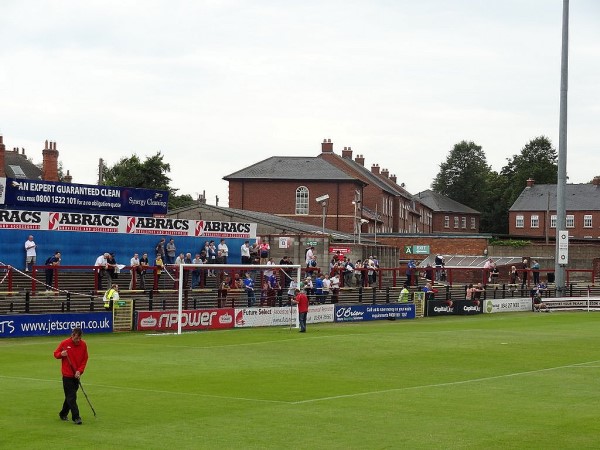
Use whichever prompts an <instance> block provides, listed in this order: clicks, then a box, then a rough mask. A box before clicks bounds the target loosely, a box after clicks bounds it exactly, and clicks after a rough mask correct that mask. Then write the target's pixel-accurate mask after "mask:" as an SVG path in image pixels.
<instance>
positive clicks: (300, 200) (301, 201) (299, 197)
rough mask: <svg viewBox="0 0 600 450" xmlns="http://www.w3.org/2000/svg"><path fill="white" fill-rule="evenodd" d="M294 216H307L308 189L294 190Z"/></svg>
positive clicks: (301, 187)
mask: <svg viewBox="0 0 600 450" xmlns="http://www.w3.org/2000/svg"><path fill="white" fill-rule="evenodd" d="M296 214H302V215H308V188H307V187H305V186H300V187H299V188H298V189H296Z"/></svg>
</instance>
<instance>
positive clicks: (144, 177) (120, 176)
mask: <svg viewBox="0 0 600 450" xmlns="http://www.w3.org/2000/svg"><path fill="white" fill-rule="evenodd" d="M170 171H171V166H170V164H168V163H166V162H164V160H163V155H162V154H161V152H157V153H156V154H155V155H153V156H149V157H147V158H146V160H145V161H141V160H140V158H139V157H138V156H137V155H136V154H134V155H132V156H131V157H129V158H121V159H120V160H119V161H118V162H117V163H116V164H115V165H113V166H112V167H107V168H105V169H104V172H103V177H104V184H105V185H107V186H121V187H135V188H144V189H161V190H166V191H168V192H169V209H174V208H179V207H182V206H188V205H190V204H193V203H194V200H193V199H192V197H191V196H190V195H181V196H178V195H176V192H177V191H178V189H175V188H173V187H171V186H170V184H171V178H169V176H168V175H167V174H168V173H169V172H170Z"/></svg>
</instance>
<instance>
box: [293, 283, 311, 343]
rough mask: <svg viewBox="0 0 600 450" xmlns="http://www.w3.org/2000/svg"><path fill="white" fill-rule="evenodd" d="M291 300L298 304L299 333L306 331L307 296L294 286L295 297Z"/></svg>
mask: <svg viewBox="0 0 600 450" xmlns="http://www.w3.org/2000/svg"><path fill="white" fill-rule="evenodd" d="M292 302H293V303H295V304H297V305H298V321H299V322H300V333H306V318H307V316H308V297H307V296H306V294H304V293H303V292H301V291H300V289H298V288H296V297H295V298H293V299H292Z"/></svg>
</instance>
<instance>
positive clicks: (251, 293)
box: [244, 272, 256, 308]
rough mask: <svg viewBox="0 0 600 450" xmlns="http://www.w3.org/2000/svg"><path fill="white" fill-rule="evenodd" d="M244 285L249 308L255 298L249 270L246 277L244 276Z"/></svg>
mask: <svg viewBox="0 0 600 450" xmlns="http://www.w3.org/2000/svg"><path fill="white" fill-rule="evenodd" d="M244 287H245V289H246V294H248V308H250V307H252V306H254V302H255V300H256V297H255V295H254V280H253V279H252V275H251V274H250V272H246V278H244Z"/></svg>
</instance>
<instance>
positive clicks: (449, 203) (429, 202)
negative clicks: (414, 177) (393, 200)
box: [414, 189, 481, 214]
mask: <svg viewBox="0 0 600 450" xmlns="http://www.w3.org/2000/svg"><path fill="white" fill-rule="evenodd" d="M414 198H415V200H417V201H419V202H421V203H423V204H424V205H425V206H427V207H428V208H430V209H431V210H433V211H434V212H453V213H463V214H481V213H480V212H479V211H477V210H475V209H473V208H470V207H468V206H467V205H463V204H462V203H459V202H457V201H456V200H452V199H451V198H449V197H446V196H444V195H442V194H438V193H437V192H433V191H432V190H430V189H428V190H426V191H422V192H419V193H418V194H415V195H414Z"/></svg>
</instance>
